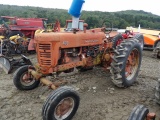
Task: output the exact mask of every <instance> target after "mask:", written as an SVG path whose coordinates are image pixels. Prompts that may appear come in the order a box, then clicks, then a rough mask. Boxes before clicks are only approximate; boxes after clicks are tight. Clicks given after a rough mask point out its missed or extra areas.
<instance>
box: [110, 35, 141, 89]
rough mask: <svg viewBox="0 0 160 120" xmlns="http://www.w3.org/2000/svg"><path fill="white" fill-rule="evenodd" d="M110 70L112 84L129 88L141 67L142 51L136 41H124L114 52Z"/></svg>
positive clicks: (132, 39) (131, 39)
mask: <svg viewBox="0 0 160 120" xmlns="http://www.w3.org/2000/svg"><path fill="white" fill-rule="evenodd" d="M114 52H115V54H114V55H113V57H112V63H111V69H110V72H111V74H112V82H113V83H114V84H115V85H116V86H118V87H129V86H131V85H132V84H133V83H134V82H135V80H136V77H137V76H138V72H139V69H140V66H141V60H142V49H141V46H140V44H139V43H138V40H136V39H134V38H130V39H126V40H124V41H122V42H121V44H120V45H118V46H117V47H116V49H115V50H114Z"/></svg>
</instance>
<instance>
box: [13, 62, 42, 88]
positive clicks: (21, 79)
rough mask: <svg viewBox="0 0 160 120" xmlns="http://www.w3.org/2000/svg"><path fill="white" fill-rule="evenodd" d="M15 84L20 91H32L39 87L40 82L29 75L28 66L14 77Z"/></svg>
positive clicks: (19, 69) (16, 72) (21, 68)
mask: <svg viewBox="0 0 160 120" xmlns="http://www.w3.org/2000/svg"><path fill="white" fill-rule="evenodd" d="M13 83H14V85H15V86H16V87H17V89H19V90H32V89H34V88H36V87H38V85H39V83H40V81H39V80H35V79H34V78H33V76H32V75H30V74H29V73H28V65H25V66H22V67H20V68H18V69H17V70H16V71H15V73H14V75H13Z"/></svg>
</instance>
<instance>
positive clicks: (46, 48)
mask: <svg viewBox="0 0 160 120" xmlns="http://www.w3.org/2000/svg"><path fill="white" fill-rule="evenodd" d="M38 48H39V49H38V50H39V62H40V64H41V65H45V66H46V65H51V44H38Z"/></svg>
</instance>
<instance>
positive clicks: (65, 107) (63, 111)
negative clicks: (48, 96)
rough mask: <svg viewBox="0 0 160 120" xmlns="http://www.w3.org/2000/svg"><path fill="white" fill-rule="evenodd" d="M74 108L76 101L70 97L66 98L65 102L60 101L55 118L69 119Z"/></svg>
mask: <svg viewBox="0 0 160 120" xmlns="http://www.w3.org/2000/svg"><path fill="white" fill-rule="evenodd" d="M73 107H74V100H73V99H72V98H70V97H68V98H64V99H63V100H61V101H60V103H59V104H58V105H57V107H56V109H55V112H54V115H55V118H56V119H58V120H60V119H65V118H67V117H68V116H69V115H70V113H71V112H72V110H73Z"/></svg>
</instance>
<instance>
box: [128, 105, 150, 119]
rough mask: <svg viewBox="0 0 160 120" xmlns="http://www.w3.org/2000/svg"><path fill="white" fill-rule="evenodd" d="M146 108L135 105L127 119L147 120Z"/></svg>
mask: <svg viewBox="0 0 160 120" xmlns="http://www.w3.org/2000/svg"><path fill="white" fill-rule="evenodd" d="M148 113H149V110H148V108H146V107H145V106H144V105H137V106H135V107H134V108H133V110H132V112H131V114H130V116H129V118H128V120H147V114H148Z"/></svg>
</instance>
